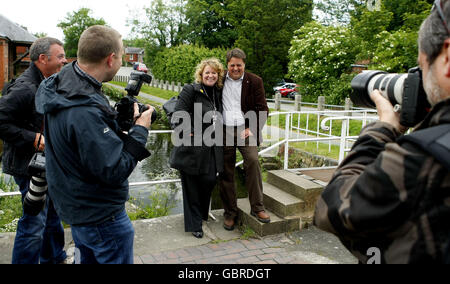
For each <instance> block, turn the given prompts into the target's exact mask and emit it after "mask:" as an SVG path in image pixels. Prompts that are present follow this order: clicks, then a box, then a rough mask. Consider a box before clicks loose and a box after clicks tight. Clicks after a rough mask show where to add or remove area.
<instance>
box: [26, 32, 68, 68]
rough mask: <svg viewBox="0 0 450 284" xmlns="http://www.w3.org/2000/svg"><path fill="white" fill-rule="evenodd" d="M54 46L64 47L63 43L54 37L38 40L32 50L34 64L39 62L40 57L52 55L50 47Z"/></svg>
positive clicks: (31, 55) (31, 57)
mask: <svg viewBox="0 0 450 284" xmlns="http://www.w3.org/2000/svg"><path fill="white" fill-rule="evenodd" d="M54 44H57V45H59V46H63V43H62V42H61V41H60V40H58V39H56V38H52V37H43V38H39V39H37V40H36V41H35V42H34V43H33V44H32V45H31V48H30V59H31V61H32V62H36V61H38V60H39V55H41V54H45V55H50V54H49V53H50V47H51V46H52V45H54Z"/></svg>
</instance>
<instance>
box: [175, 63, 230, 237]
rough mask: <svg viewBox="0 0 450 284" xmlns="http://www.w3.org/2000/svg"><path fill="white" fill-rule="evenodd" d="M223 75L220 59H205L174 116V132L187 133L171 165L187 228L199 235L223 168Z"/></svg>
mask: <svg viewBox="0 0 450 284" xmlns="http://www.w3.org/2000/svg"><path fill="white" fill-rule="evenodd" d="M223 76H224V68H223V65H222V64H221V63H220V61H219V60H218V59H215V58H212V59H207V60H203V61H202V62H201V63H200V64H199V65H198V66H197V70H196V72H195V81H196V83H194V84H191V85H187V86H185V87H184V88H183V90H182V91H181V93H180V95H179V96H178V102H177V105H176V107H175V113H174V114H173V116H172V124H173V126H174V128H175V133H178V131H177V129H178V130H181V131H180V132H183V133H185V134H187V135H186V137H183V138H184V139H183V144H182V145H176V147H175V148H174V150H173V151H172V153H171V157H170V165H171V167H172V168H175V169H177V170H179V171H180V175H181V182H182V188H183V208H184V225H185V231H186V232H192V234H193V235H194V236H195V237H197V238H202V237H203V230H202V220H205V221H206V220H208V213H209V205H210V200H211V193H212V191H213V189H214V186H215V185H216V182H217V174H218V173H221V172H223V147H222V146H221V144H222V139H221V137H222V131H223V130H222V129H223V128H222V121H221V113H222V110H223V107H222V87H223ZM204 118H205V121H208V122H203V121H204ZM183 119H184V121H183ZM195 122H197V124H198V125H197V127H196V125H195ZM200 126H201V127H200ZM216 135H217V136H216ZM205 137H209V138H212V139H204V138H205ZM216 137H217V138H218V139H217V140H216V139H214V138H216ZM208 140H209V141H208ZM214 141H220V144H219V143H217V144H218V145H217V144H216V143H214ZM211 142H213V143H211ZM194 145H195V146H194Z"/></svg>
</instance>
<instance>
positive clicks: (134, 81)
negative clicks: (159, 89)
mask: <svg viewBox="0 0 450 284" xmlns="http://www.w3.org/2000/svg"><path fill="white" fill-rule="evenodd" d="M151 82H152V77H151V76H150V75H148V74H146V73H144V72H138V71H133V72H131V74H130V80H129V81H128V85H127V87H126V88H125V91H127V94H128V95H127V96H126V97H124V98H122V99H121V100H120V102H118V103H117V104H116V106H115V108H116V111H117V112H118V115H117V122H118V123H119V126H120V128H121V129H122V130H123V131H129V130H130V128H131V127H132V126H133V125H134V123H135V121H134V103H137V104H138V106H139V113H143V112H145V111H147V110H148V107H147V106H146V105H143V104H141V103H139V102H138V100H137V99H136V97H137V96H139V93H140V91H141V88H142V84H144V83H147V84H150V83H151ZM157 117H158V114H157V112H156V111H153V114H152V123H153V122H154V121H155V120H156V119H157Z"/></svg>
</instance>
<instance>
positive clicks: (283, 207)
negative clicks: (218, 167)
mask: <svg viewBox="0 0 450 284" xmlns="http://www.w3.org/2000/svg"><path fill="white" fill-rule="evenodd" d="M263 188H264V191H263V192H264V207H266V208H267V209H269V210H271V211H273V212H274V213H275V214H277V215H278V216H280V217H282V218H284V217H286V216H292V215H299V214H301V213H302V212H303V211H304V210H305V202H304V201H303V200H301V199H299V198H297V197H295V196H293V195H291V194H289V193H287V192H284V191H283V190H281V189H279V188H277V187H275V186H273V185H271V184H269V183H263Z"/></svg>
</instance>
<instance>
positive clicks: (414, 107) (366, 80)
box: [350, 67, 431, 127]
mask: <svg viewBox="0 0 450 284" xmlns="http://www.w3.org/2000/svg"><path fill="white" fill-rule="evenodd" d="M351 86H352V89H353V92H352V94H351V95H350V98H351V100H352V102H353V103H354V104H355V105H357V106H361V107H369V108H375V107H376V106H375V103H374V102H373V101H372V100H371V99H370V94H371V93H372V92H373V91H374V90H379V91H380V93H381V95H382V96H383V97H384V98H386V99H388V100H389V101H390V102H391V104H392V105H393V106H394V108H395V110H396V111H399V112H400V123H401V124H402V125H404V126H408V127H413V126H416V125H417V124H418V123H419V122H421V121H422V120H423V119H424V118H425V116H426V115H427V114H428V112H429V110H430V108H431V106H430V104H429V102H428V100H427V95H426V93H425V90H424V88H423V82H422V71H421V70H420V68H419V67H415V68H412V69H410V70H409V71H408V73H407V74H389V73H387V72H384V71H364V72H363V73H361V74H358V75H357V76H356V77H355V78H354V79H353V80H352V83H351Z"/></svg>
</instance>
